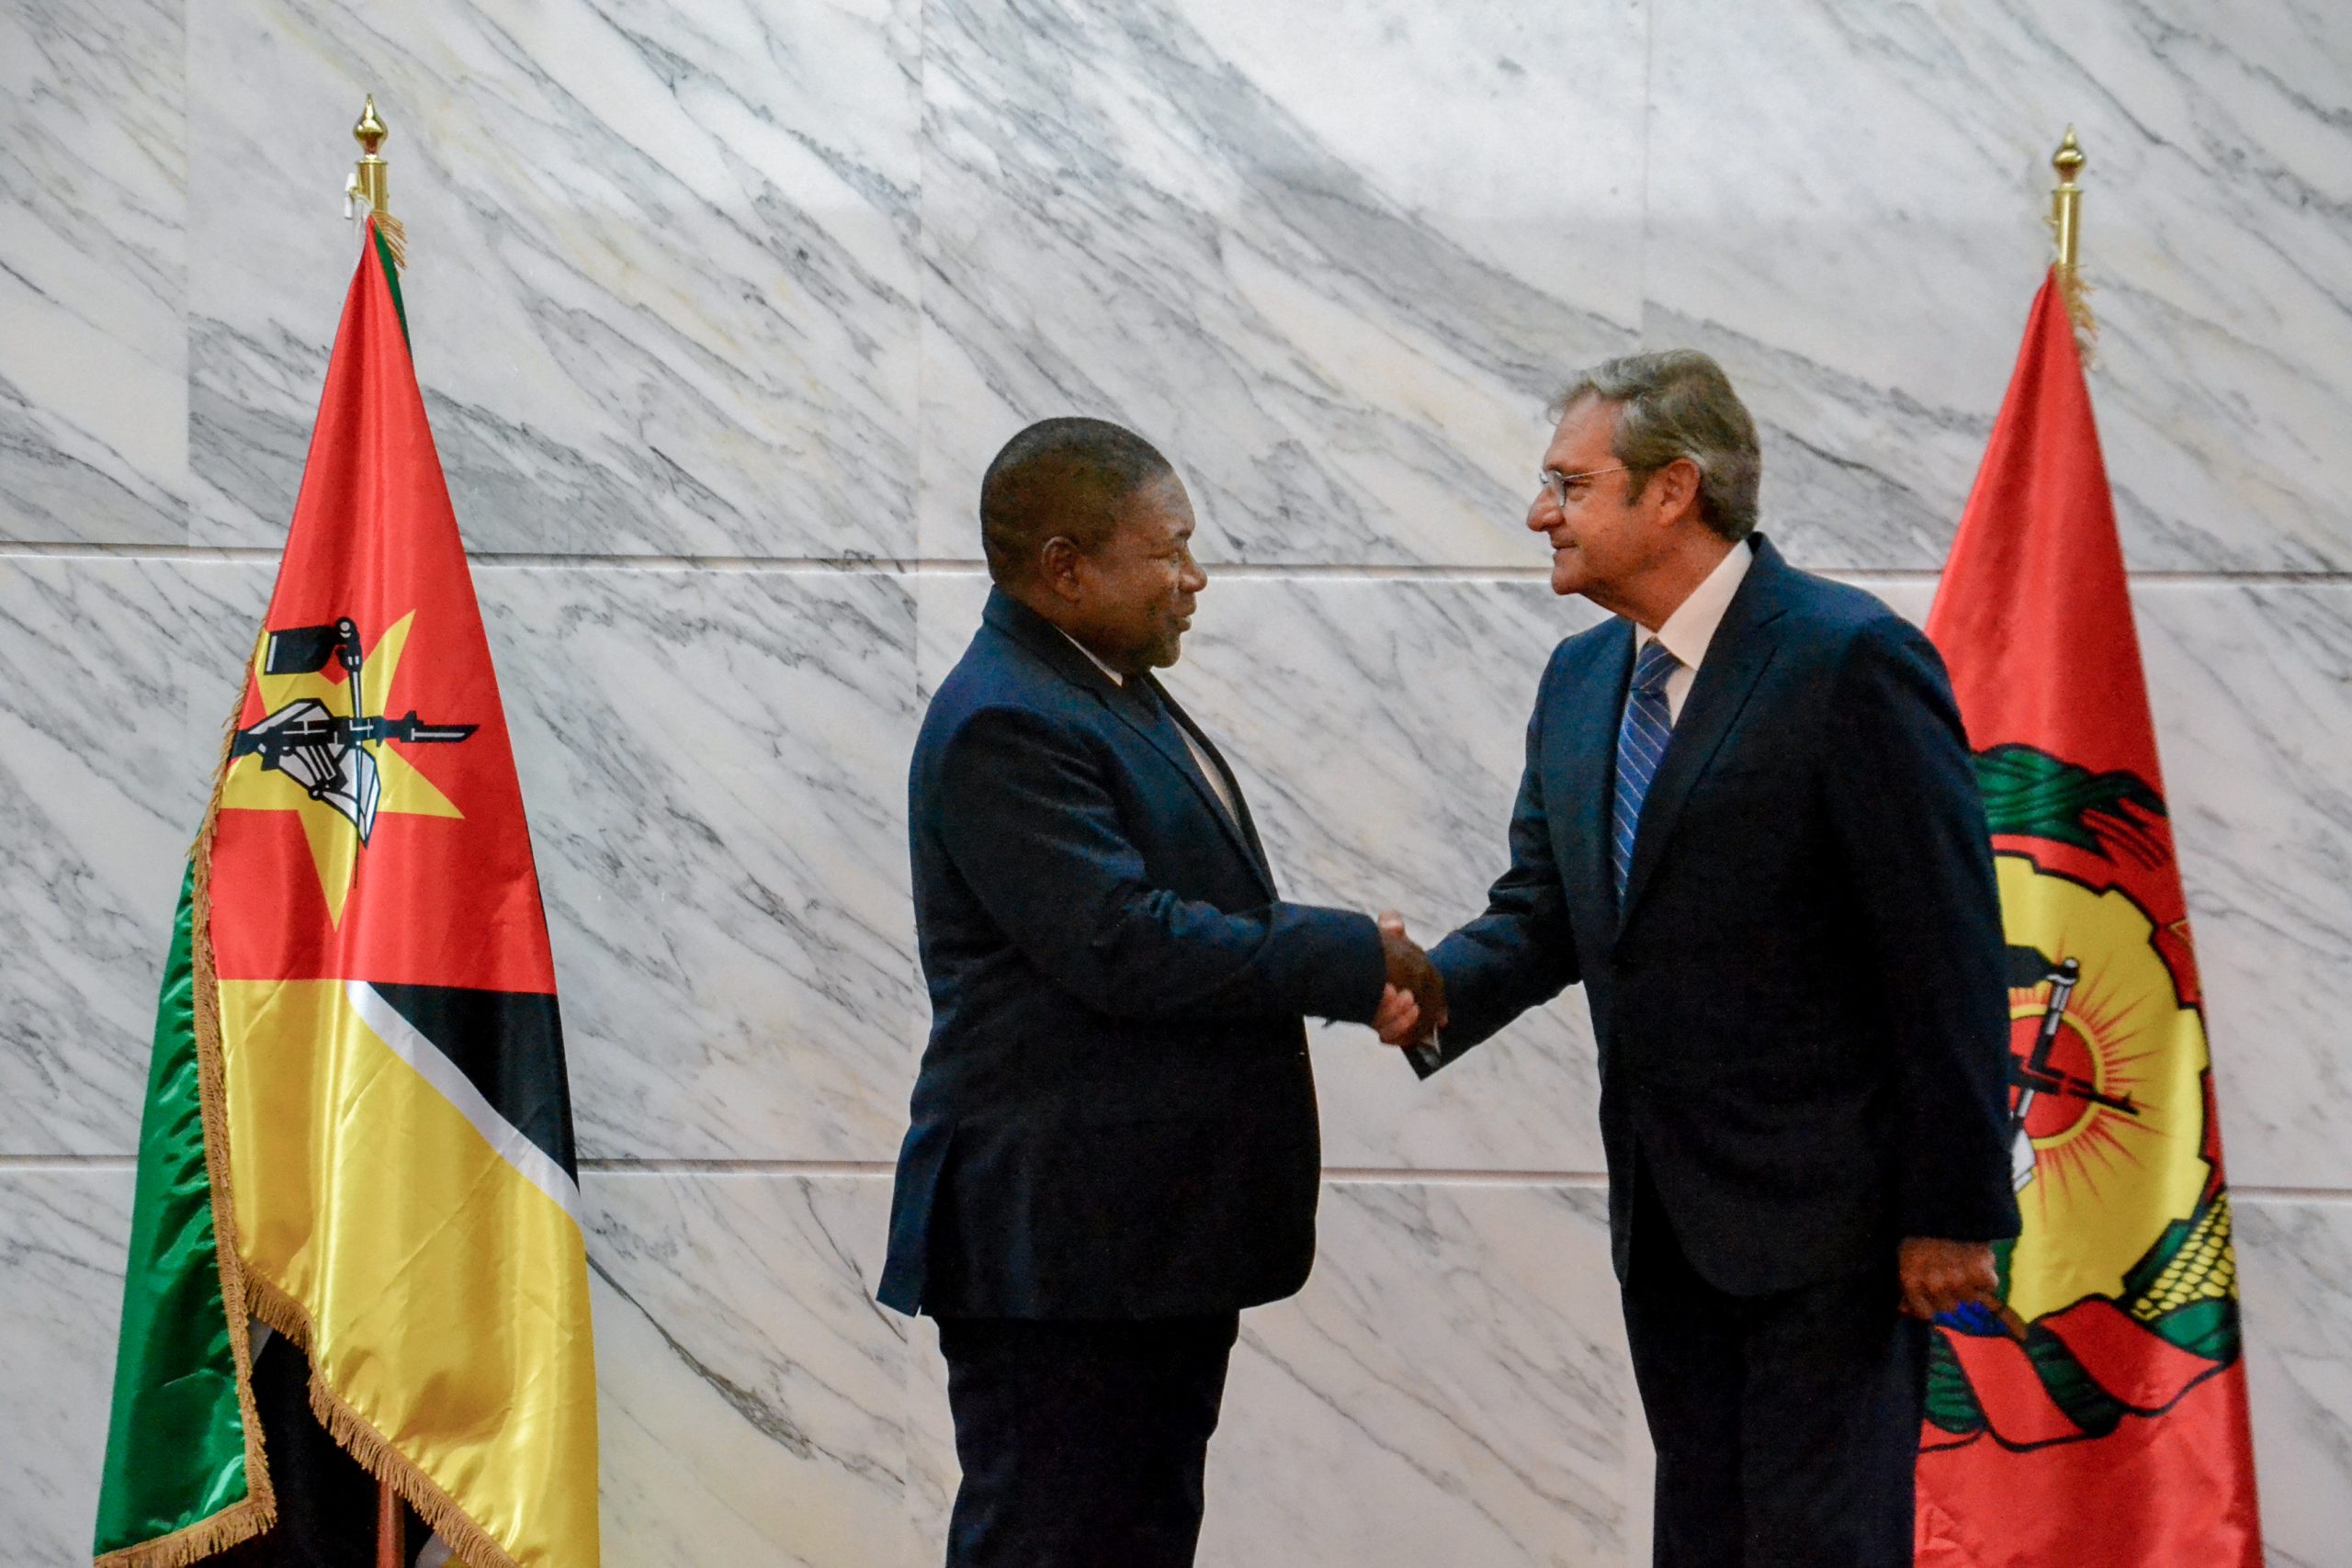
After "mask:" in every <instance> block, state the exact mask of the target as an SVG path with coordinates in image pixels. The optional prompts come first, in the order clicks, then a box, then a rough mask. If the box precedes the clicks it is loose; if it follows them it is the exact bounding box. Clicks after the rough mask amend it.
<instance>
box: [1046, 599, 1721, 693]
mask: <svg viewBox="0 0 2352 1568" xmlns="http://www.w3.org/2000/svg"><path fill="white" fill-rule="evenodd" d="M1725 603H1729V601H1728V600H1726V601H1725ZM1054 630H1056V631H1057V632H1061V631H1062V629H1061V627H1059V626H1056V627H1054ZM1062 640H1063V641H1065V642H1067V643H1069V645H1070V646H1071V647H1072V648H1074V649H1078V651H1079V652H1080V653H1082V654H1084V655H1086V660H1087V662H1088V663H1090V664H1091V665H1093V666H1094V668H1096V669H1097V670H1100V671H1103V673H1104V674H1105V675H1108V676H1109V677H1111V684H1113V685H1114V686H1124V685H1125V684H1126V683H1127V678H1126V677H1125V675H1122V674H1120V673H1119V672H1118V671H1116V670H1114V669H1112V668H1111V667H1110V666H1109V665H1107V664H1105V663H1103V661H1102V660H1099V659H1097V658H1095V657H1094V650H1093V649H1091V648H1089V647H1087V646H1086V645H1085V644H1084V643H1082V642H1080V641H1079V640H1078V638H1076V637H1072V636H1070V635H1069V633H1068V632H1062ZM1669 646H1670V645H1669Z"/></svg>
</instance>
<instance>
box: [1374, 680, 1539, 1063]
mask: <svg viewBox="0 0 2352 1568" xmlns="http://www.w3.org/2000/svg"><path fill="white" fill-rule="evenodd" d="M1551 685H1552V681H1551V677H1550V675H1549V674H1548V673H1547V675H1546V677H1545V680H1544V688H1543V690H1541V691H1539V692H1538V693H1537V694H1536V698H1535V712H1534V714H1533V715H1532V716H1531V717H1530V718H1529V719H1528V721H1527V765H1526V769H1525V771H1524V772H1522V773H1521V775H1520V780H1519V799H1518V801H1517V802H1516V803H1514V804H1513V806H1512V807H1511V812H1510V869H1509V870H1507V871H1505V872H1504V873H1503V874H1502V875H1501V876H1500V877H1498V878H1497V879H1496V882H1495V885H1494V886H1492V887H1491V888H1489V889H1487V910H1486V913H1484V914H1482V915H1480V916H1479V917H1478V918H1477V919H1474V920H1472V921H1471V922H1470V923H1469V924H1468V925H1465V926H1464V927H1463V928H1462V929H1461V930H1459V931H1455V932H1454V933H1453V935H1451V936H1449V937H1447V938H1446V939H1445V940H1444V941H1443V942H1440V943H1438V944H1437V947H1436V948H1435V949H1434V950H1433V951H1432V952H1431V953H1430V962H1432V963H1434V964H1436V965H1437V969H1438V973H1439V974H1440V975H1442V976H1444V977H1445V1006H1446V1012H1447V1013H1448V1015H1449V1018H1448V1022H1447V1025H1446V1030H1445V1033H1444V1034H1443V1036H1442V1038H1441V1040H1440V1046H1441V1049H1440V1050H1439V1051H1438V1052H1437V1053H1436V1054H1435V1055H1434V1058H1432V1056H1431V1055H1429V1054H1426V1053H1412V1054H1408V1056H1407V1060H1408V1061H1409V1062H1411V1063H1412V1065H1413V1070H1414V1071H1415V1072H1417V1073H1419V1075H1420V1076H1421V1077H1429V1076H1430V1074H1431V1073H1433V1072H1435V1071H1437V1070H1438V1068H1440V1067H1442V1066H1445V1064H1446V1063H1448V1062H1451V1061H1453V1059H1454V1058H1455V1057H1457V1056H1459V1055H1462V1054H1463V1053H1464V1052H1465V1051H1467V1050H1469V1049H1470V1047H1472V1046H1473V1045H1476V1044H1477V1043H1480V1042H1481V1041H1484V1040H1486V1039H1487V1037H1488V1036H1490V1035H1492V1034H1493V1033H1495V1032H1496V1031H1498V1030H1499V1029H1501V1028H1502V1027H1503V1026H1504V1025H1505V1024H1507V1023H1509V1022H1510V1021H1511V1020H1512V1019H1515V1018H1517V1017H1518V1016H1519V1015H1520V1014H1521V1013H1522V1012H1525V1011H1526V1010H1528V1009H1529V1008H1532V1007H1541V1006H1542V1005H1543V1004H1544V1003H1545V1002H1548V1001H1550V1000H1551V999H1552V998H1554V997H1556V996H1558V995H1559V994H1560V993H1561V992H1562V991H1564V990H1566V988H1567V987H1570V986H1572V985H1574V984H1576V982H1577V979H1578V978H1579V972H1578V969H1577V943H1576V931H1575V930H1574V928H1573V927H1572V926H1571V925H1570V923H1569V920H1568V900H1567V893H1566V888H1564V887H1563V886H1561V882H1560V867H1559V864H1558V863H1557V861H1556V860H1555V858H1554V856H1553V853H1552V825H1551V818H1550V817H1549V816H1548V815H1547V813H1546V811H1545V807H1544V764H1543V757H1544V706H1545V702H1546V699H1547V698H1548V697H1549V695H1550V694H1551Z"/></svg>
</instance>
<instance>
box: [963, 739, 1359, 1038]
mask: <svg viewBox="0 0 2352 1568" xmlns="http://www.w3.org/2000/svg"><path fill="white" fill-rule="evenodd" d="M1103 767H1104V762H1103V759H1102V757H1101V756H1100V755H1099V754H1098V753H1097V752H1095V751H1094V750H1093V749H1092V747H1091V744H1090V742H1089V740H1088V739H1087V738H1086V737H1085V736H1083V735H1082V734H1080V732H1078V731H1076V730H1074V729H1072V728H1069V726H1067V725H1063V724H1058V723H1057V722H1055V721H1054V720H1053V719H1052V718H1050V717H1049V716H1046V715H1043V714H1039V713H1036V712H1034V711H1032V710H1028V709H1023V708H1010V707H1001V708H988V709H983V710H982V711H980V712H978V713H976V714H974V715H973V716H971V717H970V718H968V719H967V720H966V721H965V723H964V724H963V725H962V726H961V727H960V728H958V730H957V732H956V735H955V736H954V737H953V738H952V739H950V741H949V742H948V745H947V748H946V750H945V752H944V755H943V757H942V759H941V761H940V769H939V774H938V781H939V796H938V807H939V809H938V818H937V820H938V824H939V830H940V834H941V837H942V839H943V840H944V843H945V845H946V849H947V852H948V854H949V856H950V858H952V859H953V860H954V862H955V863H956V870H957V871H958V872H959V873H961V874H962V875H963V877H964V879H965V881H966V882H967V884H968V885H969V886H970V887H971V888H972V891H973V893H974V895H975V896H976V897H978V899H979V901H980V903H981V905H982V906H983V907H984V908H986V909H987V910H988V912H989V918H990V919H993V920H994V921H995V922H996V923H997V925H998V927H999V928H1000V929H1001V930H1002V931H1004V933H1005V935H1006V936H1007V938H1009V939H1010V940H1011V941H1012V943H1013V944H1014V945H1015V946H1016V947H1018V948H1019V949H1020V950H1021V952H1022V953H1023V954H1024V955H1025V956H1026V957H1027V958H1028V959H1029V960H1030V962H1032V963H1033V964H1036V966H1037V967H1038V968H1039V969H1041V970H1043V971H1044V972H1045V973H1046V975H1047V976H1051V977H1052V978H1053V979H1054V980H1055V981H1056V982H1057V984H1059V985H1061V986H1062V987H1065V988H1067V989H1068V990H1069V991H1070V992H1072V993H1073V994H1075V995H1076V996H1077V997H1078V998H1080V1000H1082V1001H1084V1002H1085V1003H1086V1004H1087V1005H1088V1006H1089V1007H1091V1008H1093V1009H1094V1010H1097V1011H1099V1012H1102V1013H1105V1014H1108V1015H1110V1016H1112V1017H1114V1018H1129V1019H1167V1018H1183V1017H1241V1016H1255V1015H1263V1014H1268V1013H1278V1014H1279V1013H1288V1014H1312V1015H1314V1016H1316V1017H1319V1018H1335V1019H1345V1020H1349V1021H1356V1022H1369V1021H1371V1019H1372V1016H1373V1014H1374V1011H1375V1010H1377V1009H1378V1008H1379V1005H1380V998H1381V993H1382V986H1383V984H1384V983H1385V977H1386V969H1385V964H1384V962H1383V960H1382V956H1381V950H1380V933H1379V931H1378V929H1377V928H1376V927H1375V926H1374V923H1373V919H1372V917H1370V916H1369V915H1365V914H1362V913H1359V912H1354V911H1350V910H1344V909H1327V908H1316V907H1314V906H1311V905H1304V904H1288V903H1281V902H1276V903H1271V904H1266V905H1263V906H1261V907H1260V908H1255V909H1250V910H1245V911H1241V912H1238V913H1227V911H1224V910H1221V909H1219V908H1216V906H1214V905H1212V904H1207V903H1204V902H1201V901H1199V900H1194V899H1186V898H1182V897H1178V896H1177V895H1176V894H1175V893H1173V892H1171V891H1170V890H1169V889H1167V888H1165V887H1156V886H1152V885H1151V883H1150V881H1149V880H1148V877H1147V875H1146V874H1145V865H1144V857H1143V853H1142V852H1141V851H1140V850H1139V849H1138V848H1137V847H1136V845H1135V843H1134V842H1133V841H1132V840H1130V839H1129V838H1128V836H1127V833H1126V831H1125V829H1124V827H1123V826H1122V824H1121V823H1120V820H1119V814H1118V807H1117V803H1116V802H1115V801H1114V799H1113V797H1112V795H1111V793H1110V791H1109V789H1108V787H1107V785H1106V783H1105V779H1104V773H1103Z"/></svg>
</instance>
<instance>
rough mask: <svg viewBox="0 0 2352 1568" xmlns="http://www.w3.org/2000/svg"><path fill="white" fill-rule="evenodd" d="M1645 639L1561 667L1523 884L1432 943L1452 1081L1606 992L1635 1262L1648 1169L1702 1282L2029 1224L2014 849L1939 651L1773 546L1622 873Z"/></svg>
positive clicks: (1498, 894) (1529, 800)
mask: <svg viewBox="0 0 2352 1568" xmlns="http://www.w3.org/2000/svg"><path fill="white" fill-rule="evenodd" d="M1633 655H1634V628H1633V626H1632V625H1631V623H1629V622H1626V621H1623V620H1612V621H1611V622H1609V623H1607V624H1605V625H1602V626H1597V627H1595V628H1593V629H1592V630H1590V631H1588V632H1585V633H1582V634H1581V635H1579V636H1577V637H1570V638H1568V639H1567V640H1566V642H1564V643H1562V644H1561V645H1560V646H1559V648H1558V649H1556V650H1555V652H1554V654H1553V656H1552V660H1551V664H1550V666H1549V667H1548V668H1547V669H1546V670H1545V671H1544V681H1543V685H1542V687H1541V689H1540V690H1539V692H1538V694H1537V695H1536V700H1535V712H1534V716H1533V717H1532V719H1530V721H1529V723H1528V727H1527V763H1526V771H1525V773H1524V776H1523V778H1522V780H1521V785H1520V792H1519V800H1518V804H1517V805H1516V806H1515V807H1513V809H1512V812H1511V820H1510V870H1509V871H1507V872H1505V873H1504V874H1503V875H1502V877H1501V879H1500V880H1499V881H1498V882H1497V883H1496V884H1495V885H1494V887H1493V889H1492V891H1491V892H1490V893H1489V895H1488V898H1487V911H1486V913H1485V914H1483V915H1481V916H1479V917H1478V918H1477V919H1475V920H1473V921H1471V922H1470V923H1469V924H1468V925H1466V926H1464V927H1463V928H1462V929H1461V930H1460V931H1456V932H1454V933H1453V935H1452V936H1450V937H1448V938H1447V939H1446V940H1445V941H1444V942H1442V943H1440V944H1439V946H1438V947H1437V949H1436V950H1435V952H1434V953H1432V954H1431V956H1432V958H1433V959H1434V961H1435V962H1436V964H1437V966H1438V969H1439V971H1440V973H1442V975H1443V976H1444V977H1445V982H1446V987H1447V998H1448V1002H1449V1006H1450V1010H1451V1013H1452V1021H1451V1028H1450V1030H1449V1032H1448V1033H1447V1035H1446V1037H1445V1040H1444V1042H1443V1049H1442V1052H1441V1053H1438V1054H1436V1055H1434V1056H1423V1057H1420V1058H1419V1059H1417V1060H1416V1062H1415V1066H1416V1068H1417V1070H1419V1071H1420V1072H1422V1074H1423V1075H1424V1076H1427V1074H1428V1073H1430V1072H1433V1071H1436V1070H1437V1069H1438V1068H1439V1067H1441V1066H1443V1065H1444V1063H1446V1062H1448V1061H1451V1060H1453V1058H1454V1057H1456V1056H1458V1055H1461V1054H1462V1053H1463V1052H1464V1051H1465V1050H1467V1049H1469V1048H1470V1047H1471V1046H1473V1045H1476V1043H1479V1042H1480V1041H1482V1040H1484V1039H1486V1038H1487V1037H1488V1036H1489V1035H1491V1034H1493V1033H1494V1032H1496V1031H1497V1030H1498V1029H1500V1028H1501V1027H1502V1026H1503V1025H1504V1024H1505V1023H1507V1022H1509V1021H1510V1020H1511V1019H1512V1018H1514V1017H1516V1016H1517V1015H1518V1014H1519V1013H1520V1012H1521V1011H1522V1010H1525V1009H1527V1008H1530V1007H1534V1006H1536V1005H1538V1004H1540V1003H1542V1002H1544V1001H1546V1000H1549V999H1550V998H1553V997H1554V996H1556V995H1557V994H1558V993H1559V992H1560V991H1561V990H1562V989H1563V988H1564V987H1567V986H1569V985H1571V984H1574V983H1576V982H1577V981H1579V980H1580V981H1582V982H1583V984H1584V987H1585V991H1586V996H1587V998H1588V999H1589V1002H1590V1004H1591V1007H1592V1018H1593V1032H1594V1034H1595V1036H1596V1037H1597V1040H1598V1043H1599V1047H1600V1125H1601V1136H1602V1142H1603V1144H1604V1145H1605V1147H1606V1150H1607V1156H1608V1161H1609V1176H1610V1220H1611V1233H1612V1235H1611V1240H1612V1242H1613V1246H1614V1255H1615V1258H1616V1264H1617V1270H1618V1273H1619V1275H1620V1277H1621V1278H1622V1277H1623V1273H1624V1269H1625V1261H1626V1258H1627V1255H1628V1249H1629V1245H1630V1239H1631V1222H1632V1213H1633V1195H1634V1179H1635V1174H1636V1171H1637V1170H1639V1171H1641V1172H1642V1173H1644V1174H1645V1176H1646V1178H1647V1179H1648V1180H1649V1181H1650V1182H1651V1184H1652V1186H1653V1188H1654V1190H1656V1192H1657V1196H1658V1199H1659V1201H1660V1202H1661V1204H1662V1205H1663V1207H1664V1211H1665V1213H1666V1214H1667V1216H1668V1221H1669V1223H1670V1224H1672V1226H1673V1229H1674V1232H1675V1236H1676V1239H1677V1240H1678V1241H1679V1243H1680V1244H1681V1247H1682V1249H1683V1251H1684V1254H1685V1255H1686V1256H1687V1257H1688V1258H1690V1260H1691V1264H1692V1266H1693V1267H1694V1268H1695V1269H1697V1270H1698V1271H1699V1273H1700V1275H1701V1276H1702V1278H1704V1279H1705V1280H1708V1281H1709V1282H1710V1283H1712V1284H1713V1285H1715V1286H1716V1287H1717V1288H1719V1289H1721V1290H1724V1291H1727V1292H1733V1293H1735V1294H1740V1295H1754V1294H1760V1293H1763V1292H1770V1291H1778V1290H1785V1289H1791V1288H1793V1287H1795V1286H1799V1285H1804V1284H1809V1283H1814V1282H1816V1281H1819V1280H1826V1279H1829V1278H1832V1277H1835V1276H1837V1275H1838V1274H1840V1273H1843V1272H1846V1271H1849V1270H1860V1269H1866V1268H1870V1267H1873V1266H1876V1265H1878V1264H1881V1263H1884V1262H1888V1261H1891V1259H1892V1257H1893V1251H1894V1243H1895V1242H1896V1240H1897V1239H1899V1238H1900V1237H1903V1236H1908V1235H1928V1236H1942V1237H1948V1238H1951V1239H1956V1240H1975V1239H1993V1238H1997V1237H2002V1236H2010V1235H2016V1234H2017V1227H2018V1215H2017V1206H2016V1202H2015V1200H2014V1197H2013V1195H2012V1192H2011V1189H2010V1182H2009V1156H2008V1129H2007V1107H2008V1098H2007V1064H2008V1009H2007V982H2006V977H2005V971H2004V968H2003V954H2004V943H2003V937H2002V930H2001V915H2000V906H1999V902H1998V898H1997V897H1996V892H1995V888H1994V882H1993V865H1992V855H1991V849H1990V840H1989V839H1988V836H1987V832H1986V828H1985V813H1984V807H1983V805H1982V802H1981V801H1980V799H1979V797H1978V794H1977V788H1976V782H1975V776H1974V772H1973V767H1972V764H1971V761H1970V759H1969V753H1968V747H1967V741H1966V739H1965V735H1964V732H1963V731H1962V728H1961V721H1960V715H1959V711H1958V709H1957V708H1956V707H1955V705H1954V704H1953V702H1952V696H1951V684H1950V682H1949V681H1948V680H1947V679H1946V677H1945V674H1944V669H1943V664H1942V661H1941V660H1939V658H1938V657H1937V655H1936V650H1935V649H1934V647H1933V646H1932V645H1931V644H1930V643H1929V642H1928V639H1927V638H1926V637H1924V636H1923V635H1921V634H1920V633H1919V632H1918V631H1917V630H1916V629H1915V628H1914V627H1912V626H1910V625H1909V624H1908V623H1907V622H1905V621H1904V620H1903V619H1902V618H1900V617H1899V616H1897V615H1895V614H1894V612H1893V611H1891V610H1889V609H1888V608H1887V607H1886V606H1885V605H1884V604H1881V603H1880V602H1879V601H1878V600H1877V599H1875V598H1873V597H1871V595H1870V594H1868V593H1865V592H1861V591H1860V590H1859V589H1855V588H1849V587H1844V586H1841V585H1839V584H1837V583H1833V582H1829V581H1824V580H1823V579H1821V578H1817V577H1814V576H1812V575H1810V574H1808V573H1805V572H1802V571H1799V570H1796V569H1794V568H1793V567H1791V566H1790V565H1789V564H1788V563H1787V562H1786V561H1784V560H1782V559H1781V556H1780V553H1779V552H1778V551H1777V550H1775V549H1774V548H1773V547H1771V545H1770V543H1768V542H1766V541H1765V540H1764V539H1763V538H1762V537H1761V536H1758V537H1757V539H1756V558H1755V561H1754V563H1753V564H1752V565H1751V566H1750V568H1749V570H1748V572H1747V578H1746V579H1745V581H1742V582H1741V584H1740V587H1739V592H1737V594H1736V596H1735V597H1734V598H1733V600H1732V603H1731V605H1730V607H1729V609H1728V610H1727V611H1726V612H1725V613H1724V618H1723V621H1722V624H1721V625H1720V626H1718V628H1717V630H1716V632H1715V636H1714V640H1713V643H1711V644H1710V645H1709V647H1708V649H1707V653H1706V657H1705V658H1704V660H1702V662H1701V664H1700V666H1699V671H1698V675H1697V678H1696V680H1695V682H1693V684H1692V686H1691V693H1690V696H1689V699H1688V701H1687V702H1686V703H1685V705H1684V707H1683V711H1682V714H1681V716H1680V717H1679V720H1678V721H1677V722H1676V724H1675V727H1674V733H1673V736H1672V739H1671V740H1670V741H1669V743H1668V747H1667V750H1666V754H1665V756H1664V757H1663V759H1661V761H1660V762H1659V764H1658V769H1657V774H1656V776H1655V777H1654V779H1653V780H1652V782H1651V784H1650V790H1649V794H1648V795H1647V796H1646V797H1645V801H1644V803H1643V807H1642V814H1641V820H1640V824H1639V827H1638V829H1637V831H1636V836H1635V840H1634V856H1633V863H1632V867H1631V871H1630V874H1629V875H1628V878H1627V885H1626V890H1625V897H1624V900H1623V908H1620V907H1619V901H1618V898H1617V896H1616V892H1615V887H1614V883H1613V879H1612V877H1611V871H1610V862H1609V844H1610V838H1611V796H1612V794H1613V791H1614V787H1615V768H1616V736H1617V728H1618V724H1619V720H1620V716H1621V715H1622V714H1623V711H1624V705H1625V694H1626V687H1627V683H1628V681H1629V678H1630V676H1631V673H1632V668H1633Z"/></svg>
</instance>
